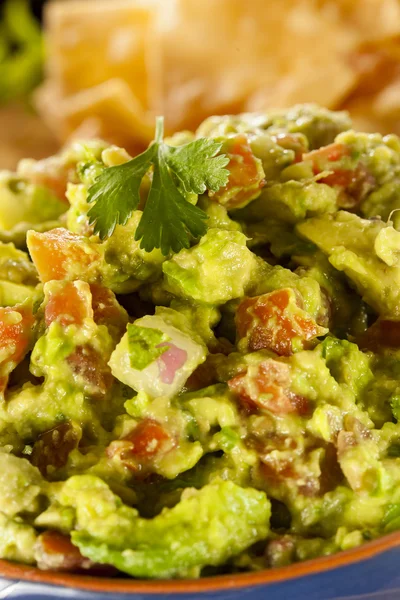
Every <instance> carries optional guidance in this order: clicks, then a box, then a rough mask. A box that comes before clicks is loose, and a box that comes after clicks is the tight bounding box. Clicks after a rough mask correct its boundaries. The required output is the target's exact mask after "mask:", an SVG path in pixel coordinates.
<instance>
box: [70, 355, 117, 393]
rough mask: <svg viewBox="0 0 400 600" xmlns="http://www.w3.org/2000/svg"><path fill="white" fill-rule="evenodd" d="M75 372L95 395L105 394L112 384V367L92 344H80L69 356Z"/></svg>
mask: <svg viewBox="0 0 400 600" xmlns="http://www.w3.org/2000/svg"><path fill="white" fill-rule="evenodd" d="M67 363H68V365H69V366H70V368H71V369H72V372H73V374H74V375H75V376H76V377H77V379H78V382H79V380H80V381H81V382H82V383H83V386H84V388H85V389H86V390H87V392H88V393H89V394H91V395H93V396H104V395H105V394H106V393H107V392H108V390H109V389H110V388H111V386H112V382H113V377H112V374H111V369H110V367H109V366H108V364H107V362H106V360H105V358H104V357H103V356H102V355H101V354H99V353H98V352H97V351H96V350H94V348H91V347H90V346H78V347H77V348H76V349H75V351H74V352H73V353H72V354H70V355H69V356H68V358H67Z"/></svg>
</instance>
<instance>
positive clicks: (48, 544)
mask: <svg viewBox="0 0 400 600" xmlns="http://www.w3.org/2000/svg"><path fill="white" fill-rule="evenodd" d="M36 552H37V555H38V566H39V568H41V569H44V570H54V571H79V570H81V569H90V568H91V567H93V565H94V563H92V561H91V560H90V559H88V558H85V557H84V556H82V554H81V553H80V551H79V548H77V547H76V546H74V545H73V543H72V542H71V540H70V538H69V537H68V536H66V535H63V534H62V533H59V532H57V531H45V532H44V533H42V534H41V535H40V536H39V537H38V540H37V545H36Z"/></svg>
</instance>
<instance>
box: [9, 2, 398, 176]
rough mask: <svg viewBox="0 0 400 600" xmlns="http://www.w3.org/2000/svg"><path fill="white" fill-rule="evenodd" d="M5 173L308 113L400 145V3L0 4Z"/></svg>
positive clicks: (136, 148) (134, 149)
mask: <svg viewBox="0 0 400 600" xmlns="http://www.w3.org/2000/svg"><path fill="white" fill-rule="evenodd" d="M0 11H1V16H0V168H9V169H13V168H14V167H15V165H16V163H17V162H18V160H19V159H20V158H22V157H25V156H29V157H34V158H40V157H43V156H46V155H49V154H52V153H54V152H55V151H57V149H58V148H59V147H61V146H62V145H63V144H65V143H67V142H68V141H69V140H71V139H74V138H78V137H79V138H84V137H102V138H105V139H107V140H109V141H110V142H114V143H117V144H120V145H123V146H125V147H127V148H128V149H129V150H130V151H131V152H134V151H136V150H139V149H141V148H142V147H144V146H145V145H146V144H147V143H148V142H149V141H150V140H151V139H152V136H153V123H154V116H155V115H156V114H163V115H165V119H166V126H167V130H168V132H173V131H176V130H181V129H193V128H195V127H197V126H198V124H199V123H200V122H201V121H202V120H203V119H204V118H205V117H206V116H208V115H210V114H223V113H237V112H242V111H253V110H256V111H263V110H267V109H268V108H280V107H288V106H291V105H293V104H295V103H297V102H317V103H319V104H321V105H324V106H326V107H328V108H333V109H346V110H349V111H350V113H351V115H352V116H353V119H354V125H355V127H356V128H359V129H362V130H366V131H379V132H382V133H389V132H395V133H398V134H400V0H246V1H245V2H244V1H243V0H112V1H110V0H49V1H48V2H43V1H40V0H32V1H31V2H29V1H28V0H5V1H1V0H0Z"/></svg>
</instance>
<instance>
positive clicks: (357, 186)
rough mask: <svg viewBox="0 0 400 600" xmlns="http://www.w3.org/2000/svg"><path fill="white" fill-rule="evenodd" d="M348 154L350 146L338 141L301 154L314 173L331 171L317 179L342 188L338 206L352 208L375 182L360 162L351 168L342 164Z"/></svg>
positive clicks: (349, 154) (349, 153)
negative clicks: (311, 166)
mask: <svg viewBox="0 0 400 600" xmlns="http://www.w3.org/2000/svg"><path fill="white" fill-rule="evenodd" d="M350 156H351V150H350V148H349V147H348V146H346V145H345V144H339V143H334V144H330V145H329V146H324V147H323V148H319V149H318V150H313V151H312V152H308V153H306V154H304V155H303V160H309V161H311V162H312V165H313V171H314V174H315V175H318V174H319V173H322V172H323V171H331V173H329V175H326V176H325V177H321V178H320V179H318V181H319V183H325V184H326V185H329V186H331V187H337V188H339V189H341V190H342V193H341V194H339V197H338V206H339V207H340V208H354V206H356V205H357V204H358V203H359V202H360V201H361V200H362V198H363V197H364V196H365V195H366V193H368V192H369V191H370V190H371V189H372V188H373V186H374V184H375V180H374V178H373V177H372V175H371V174H370V173H369V172H368V171H367V169H366V167H365V166H364V165H363V164H362V162H359V163H358V164H357V165H355V166H354V167H353V168H349V167H346V166H343V165H342V163H341V161H342V159H344V158H346V157H350Z"/></svg>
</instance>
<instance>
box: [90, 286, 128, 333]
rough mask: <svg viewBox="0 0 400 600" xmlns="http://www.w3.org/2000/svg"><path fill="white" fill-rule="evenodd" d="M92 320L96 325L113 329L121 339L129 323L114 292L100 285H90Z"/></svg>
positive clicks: (126, 314)
mask: <svg viewBox="0 0 400 600" xmlns="http://www.w3.org/2000/svg"><path fill="white" fill-rule="evenodd" d="M90 291H91V292H92V306H93V318H94V321H95V322H96V323H97V324H98V325H106V326H107V327H108V328H110V327H113V328H114V329H115V330H116V334H117V336H118V337H121V336H122V334H123V333H124V331H125V329H126V325H127V323H128V321H129V317H128V313H127V312H126V310H125V309H124V308H123V307H122V306H121V305H120V304H119V302H118V300H117V298H116V297H115V294H114V292H112V291H111V290H110V289H109V288H106V287H103V286H102V285H97V284H92V285H91V286H90Z"/></svg>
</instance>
